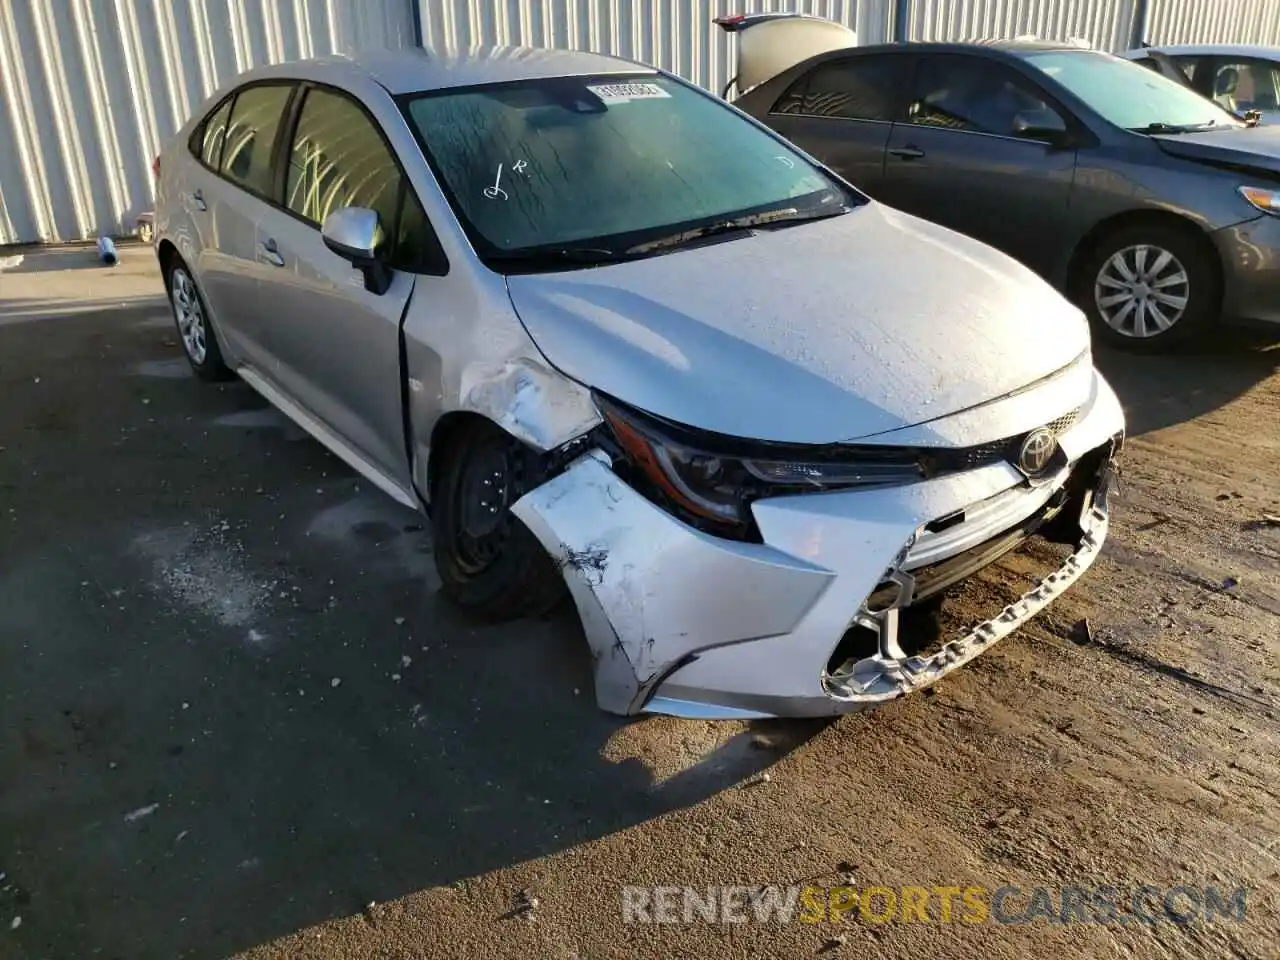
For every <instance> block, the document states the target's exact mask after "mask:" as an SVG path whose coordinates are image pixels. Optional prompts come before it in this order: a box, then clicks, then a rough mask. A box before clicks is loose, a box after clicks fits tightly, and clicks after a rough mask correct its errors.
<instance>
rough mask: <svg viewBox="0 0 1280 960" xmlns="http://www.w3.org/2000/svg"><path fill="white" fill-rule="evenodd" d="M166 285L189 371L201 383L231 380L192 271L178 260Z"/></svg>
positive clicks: (173, 264) (173, 265) (176, 259)
mask: <svg viewBox="0 0 1280 960" xmlns="http://www.w3.org/2000/svg"><path fill="white" fill-rule="evenodd" d="M168 285H169V303H170V305H171V306H172V307H173V319H174V322H175V323H176V324H177V325H178V337H179V338H180V339H181V340H182V349H183V351H184V352H185V353H186V355H187V360H188V361H189V362H190V363H191V369H192V370H194V371H195V373H196V376H198V377H200V378H201V379H202V380H228V379H230V378H231V376H232V373H231V371H230V370H229V369H228V368H227V365H226V364H225V363H223V361H222V351H221V350H219V349H218V339H217V337H215V336H214V335H213V325H212V322H211V321H210V318H209V311H208V310H207V309H206V308H205V305H204V298H203V297H201V296H200V290H199V288H198V287H197V286H196V281H195V278H193V277H192V276H191V271H190V270H189V269H188V268H187V265H186V264H185V263H183V262H182V260H180V259H178V258H177V257H175V258H174V260H173V263H172V264H170V266H169V278H168Z"/></svg>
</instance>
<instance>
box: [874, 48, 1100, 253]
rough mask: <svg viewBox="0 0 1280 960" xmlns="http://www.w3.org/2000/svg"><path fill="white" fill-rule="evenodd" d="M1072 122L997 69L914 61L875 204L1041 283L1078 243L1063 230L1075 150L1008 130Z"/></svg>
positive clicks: (955, 60) (944, 60)
mask: <svg viewBox="0 0 1280 960" xmlns="http://www.w3.org/2000/svg"><path fill="white" fill-rule="evenodd" d="M1019 117H1022V118H1023V119H1024V120H1027V119H1031V118H1036V119H1037V120H1038V121H1039V122H1041V123H1043V122H1044V118H1045V117H1050V118H1052V117H1057V118H1058V120H1059V122H1060V123H1061V124H1062V125H1063V128H1064V129H1069V127H1070V123H1071V120H1070V118H1069V117H1068V116H1067V115H1066V114H1065V113H1063V112H1062V110H1061V109H1060V108H1059V107H1057V106H1056V105H1055V104H1053V102H1052V100H1051V99H1050V98H1049V97H1048V96H1047V95H1046V94H1045V93H1044V92H1043V91H1041V90H1039V89H1038V88H1037V87H1036V86H1034V85H1033V84H1032V83H1031V82H1030V81H1029V80H1027V79H1026V78H1024V77H1023V76H1022V75H1021V74H1019V73H1017V72H1016V71H1014V70H1013V69H1011V68H1009V67H1007V66H1006V65H1005V64H1003V63H1000V62H998V61H995V60H989V59H986V58H984V57H981V56H974V55H967V54H937V55H930V54H926V55H922V56H920V57H919V59H918V60H917V61H916V69H915V74H914V77H913V80H912V85H911V94H910V102H909V106H908V110H907V119H906V121H905V122H899V123H896V124H894V127H893V132H892V134H890V137H889V143H888V146H887V149H886V155H885V172H884V181H883V185H882V187H881V190H880V193H879V196H878V197H877V199H880V200H883V201H884V202H885V203H888V204H890V205H891V206H895V207H898V208H899V209H902V210H905V211H907V212H908V213H914V214H916V215H917V216H920V217H924V218H925V219H927V220H933V221H935V222H936V223H940V224H942V225H943V226H946V227H950V228H952V229H953V230H958V231H959V232H961V233H965V234H968V235H969V236H971V237H976V238H977V239H979V240H982V241H983V242H985V243H989V244H991V245H992V246H993V247H996V248H997V249H1000V250H1003V251H1004V252H1005V253H1008V254H1010V255H1012V256H1014V257H1017V258H1018V259H1019V260H1022V261H1023V262H1024V263H1026V264H1027V265H1028V266H1030V267H1031V268H1032V269H1034V270H1037V271H1038V272H1040V273H1041V274H1043V275H1046V276H1047V275H1049V274H1050V273H1051V272H1052V271H1053V269H1054V266H1055V264H1056V263H1058V262H1059V261H1060V260H1061V258H1062V256H1063V255H1064V251H1063V250H1062V249H1061V248H1062V247H1063V245H1064V244H1067V243H1069V242H1070V239H1071V238H1072V237H1074V236H1076V234H1075V233H1074V232H1071V231H1067V230H1063V229H1062V223H1063V221H1064V220H1065V219H1066V217H1067V215H1068V200H1069V198H1070V196H1071V187H1072V180H1073V177H1074V175H1075V166H1076V154H1075V150H1074V148H1066V147H1063V146H1061V145H1054V144H1051V143H1048V142H1044V141H1042V140H1036V139H1029V138H1028V137H1026V136H1022V135H1019V134H1018V132H1017V127H1018V124H1017V123H1015V121H1016V120H1017V119H1018V118H1019Z"/></svg>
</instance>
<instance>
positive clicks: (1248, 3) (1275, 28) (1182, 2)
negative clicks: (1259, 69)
mask: <svg viewBox="0 0 1280 960" xmlns="http://www.w3.org/2000/svg"><path fill="white" fill-rule="evenodd" d="M1150 4H1151V6H1150V12H1149V14H1148V17H1147V29H1146V35H1145V37H1144V39H1145V40H1146V41H1147V42H1148V43H1256V44H1264V45H1267V46H1280V0H1150Z"/></svg>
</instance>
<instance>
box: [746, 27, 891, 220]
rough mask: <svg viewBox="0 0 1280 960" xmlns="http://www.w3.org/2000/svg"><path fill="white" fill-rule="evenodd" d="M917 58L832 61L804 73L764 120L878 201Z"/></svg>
mask: <svg viewBox="0 0 1280 960" xmlns="http://www.w3.org/2000/svg"><path fill="white" fill-rule="evenodd" d="M910 63H911V57H910V56H909V55H906V54H904V53H896V52H890V53H875V54H868V55H865V56H857V55H855V56H849V57H840V58H837V59H827V60H824V61H822V62H821V63H819V64H817V65H816V66H814V67H813V68H812V69H810V70H809V71H807V72H806V73H804V74H802V75H801V76H800V78H799V79H798V80H796V81H795V82H794V83H793V84H792V85H791V86H790V87H789V88H788V89H787V90H786V91H785V92H784V93H783V94H782V96H781V97H780V98H779V99H778V101H777V102H776V103H775V104H774V105H773V107H772V109H771V110H770V112H769V114H768V115H767V116H766V117H764V118H762V119H764V120H765V122H766V123H768V124H769V126H771V127H773V129H775V130H777V131H778V132H779V133H781V134H782V135H783V136H784V137H786V138H787V139H788V140H791V141H792V142H793V143H796V144H798V145H799V146H800V147H802V148H803V149H804V150H806V151H808V152H809V153H811V154H812V155H813V156H815V157H817V158H818V159H819V160H821V161H822V162H823V163H825V164H826V165H827V166H828V167H830V168H831V169H832V170H834V171H835V172H836V173H838V174H839V175H840V176H842V177H844V178H845V179H846V180H848V181H849V182H850V183H852V184H853V185H854V186H856V187H858V188H859V189H861V190H864V191H865V192H867V193H869V194H870V195H871V196H872V197H878V196H879V191H880V186H881V182H882V180H883V177H884V151H885V146H886V145H887V144H888V142H889V135H890V132H891V131H892V129H893V122H894V120H895V119H897V118H899V117H901V116H902V115H903V112H904V108H905V102H906V101H905V97H904V96H903V92H904V90H905V88H906V81H907V77H908V73H909V69H910Z"/></svg>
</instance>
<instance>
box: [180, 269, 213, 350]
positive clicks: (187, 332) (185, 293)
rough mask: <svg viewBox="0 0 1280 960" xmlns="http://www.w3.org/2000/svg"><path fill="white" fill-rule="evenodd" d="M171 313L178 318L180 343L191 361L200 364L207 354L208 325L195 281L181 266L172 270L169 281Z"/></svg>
mask: <svg viewBox="0 0 1280 960" xmlns="http://www.w3.org/2000/svg"><path fill="white" fill-rule="evenodd" d="M170 290H171V297H172V300H173V314H174V316H175V317H176V318H177V320H178V332H179V333H180V334H181V335H182V345H183V347H185V348H186V351H187V356H189V357H190V358H191V360H192V362H194V363H196V364H202V363H204V361H205V358H206V357H207V356H208V355H209V347H208V342H207V340H206V338H207V337H208V327H207V325H206V324H205V321H204V309H203V307H201V305H200V297H199V295H198V294H197V293H196V285H195V281H193V280H192V279H191V276H190V274H188V273H187V271H186V270H183V269H182V268H181V267H178V268H176V269H175V270H174V271H173V277H172V279H171V281H170Z"/></svg>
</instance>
